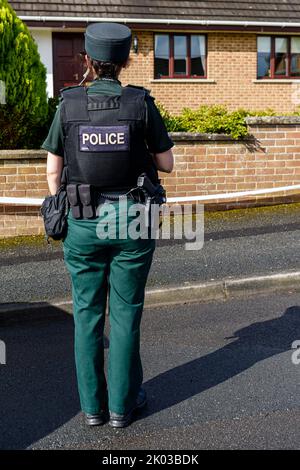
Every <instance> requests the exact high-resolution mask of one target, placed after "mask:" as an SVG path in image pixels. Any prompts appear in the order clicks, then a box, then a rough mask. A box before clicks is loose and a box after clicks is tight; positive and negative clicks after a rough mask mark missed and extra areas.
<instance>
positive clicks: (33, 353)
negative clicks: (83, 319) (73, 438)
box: [0, 307, 80, 449]
mask: <svg viewBox="0 0 300 470" xmlns="http://www.w3.org/2000/svg"><path fill="white" fill-rule="evenodd" d="M43 312H45V315H43ZM0 339H1V340H2V341H4V342H5V344H6V356H7V363H6V365H0V390H1V407H0V423H1V424H0V448H1V449H24V448H26V447H28V446H29V445H30V444H32V443H34V442H36V441H37V440H39V439H41V438H42V437H44V436H46V435H48V434H50V433H51V432H53V431H55V429H57V428H58V427H60V426H62V425H63V424H65V423H66V422H67V421H69V420H70V419H71V418H73V417H74V416H75V415H76V414H77V413H78V412H79V409H80V408H79V400H78V396H77V388H76V377H75V368H74V358H73V318H72V316H71V315H69V314H67V313H66V312H64V311H62V310H60V309H59V308H55V307H49V308H48V309H45V310H44V309H43V311H42V314H41V311H40V312H35V311H31V312H28V313H27V314H26V315H23V314H22V313H18V314H9V315H5V314H1V317H0Z"/></svg>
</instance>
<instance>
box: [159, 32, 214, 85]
mask: <svg viewBox="0 0 300 470" xmlns="http://www.w3.org/2000/svg"><path fill="white" fill-rule="evenodd" d="M154 39H155V44H154V77H155V78H178V79H180V78H199V77H200V78H205V77H206V36H205V35H199V34H188V35H187V34H155V38H154Z"/></svg>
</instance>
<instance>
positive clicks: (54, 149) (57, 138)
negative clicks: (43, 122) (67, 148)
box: [42, 104, 64, 158]
mask: <svg viewBox="0 0 300 470" xmlns="http://www.w3.org/2000/svg"><path fill="white" fill-rule="evenodd" d="M42 148H43V149H45V150H47V151H48V152H51V153H54V154H55V155H58V156H59V157H62V158H63V157H64V146H63V132H62V127H61V122H60V104H59V105H58V108H57V110H56V113H55V115H54V118H53V121H52V124H51V127H50V129H49V133H48V136H47V138H46V140H45V141H44V143H43V144H42Z"/></svg>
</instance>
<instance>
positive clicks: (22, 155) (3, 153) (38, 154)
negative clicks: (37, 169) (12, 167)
mask: <svg viewBox="0 0 300 470" xmlns="http://www.w3.org/2000/svg"><path fill="white" fill-rule="evenodd" d="M46 157H47V152H46V150H41V149H40V150H0V160H31V159H46Z"/></svg>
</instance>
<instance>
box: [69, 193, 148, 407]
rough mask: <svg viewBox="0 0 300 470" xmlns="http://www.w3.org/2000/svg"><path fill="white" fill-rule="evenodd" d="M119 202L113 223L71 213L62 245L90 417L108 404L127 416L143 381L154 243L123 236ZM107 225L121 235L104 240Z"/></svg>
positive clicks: (82, 391)
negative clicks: (146, 297) (143, 333)
mask: <svg viewBox="0 0 300 470" xmlns="http://www.w3.org/2000/svg"><path fill="white" fill-rule="evenodd" d="M120 204H121V203H119V202H115V203H113V208H114V210H115V212H116V214H117V216H116V217H111V220H108V218H107V217H104V216H103V215H102V216H101V215H100V216H98V217H97V218H95V219H89V220H78V219H74V218H73V217H72V215H71V213H70V214H69V216H68V233H67V236H66V238H65V240H64V242H63V248H64V259H65V263H66V266H67V269H68V271H69V273H70V275H71V281H72V297H73V312H74V322H75V362H76V372H77V381H78V390H79V396H80V402H81V408H82V410H83V411H84V412H85V413H91V414H96V413H99V412H100V411H101V409H103V408H104V407H105V406H107V404H108V407H109V409H110V411H113V412H115V413H119V414H124V413H127V412H128V411H129V410H130V409H131V408H132V406H134V403H135V400H136V397H137V394H138V391H139V388H140V386H141V384H142V381H143V368H142V363H141V358H140V323H141V317H142V310H143V303H144V293H145V285H146V281H147V277H148V273H149V270H150V266H151V262H152V257H153V252H154V249H155V240H151V239H150V238H149V239H142V238H138V239H136V240H134V239H131V238H126V239H121V238H120V237H119V231H120V227H119V220H120V212H121V210H122V209H121V208H120ZM129 219H130V217H129V216H125V219H124V217H123V219H122V220H123V221H124V223H125V224H128V223H129V222H130V220H129ZM108 221H109V223H108V225H109V228H110V229H116V230H115V234H116V237H115V238H114V239H112V238H111V237H108V238H106V239H104V238H103V236H102V237H100V238H99V228H100V229H101V230H102V229H103V230H104V229H105V227H104V225H106V226H107V222H108ZM123 228H124V227H123ZM104 231H105V230H104ZM113 232H114V230H112V231H111V233H113ZM107 296H108V297H109V321H110V336H109V353H108V368H107V378H106V377H105V373H104V342H103V330H104V323H105V310H106V301H107Z"/></svg>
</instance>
